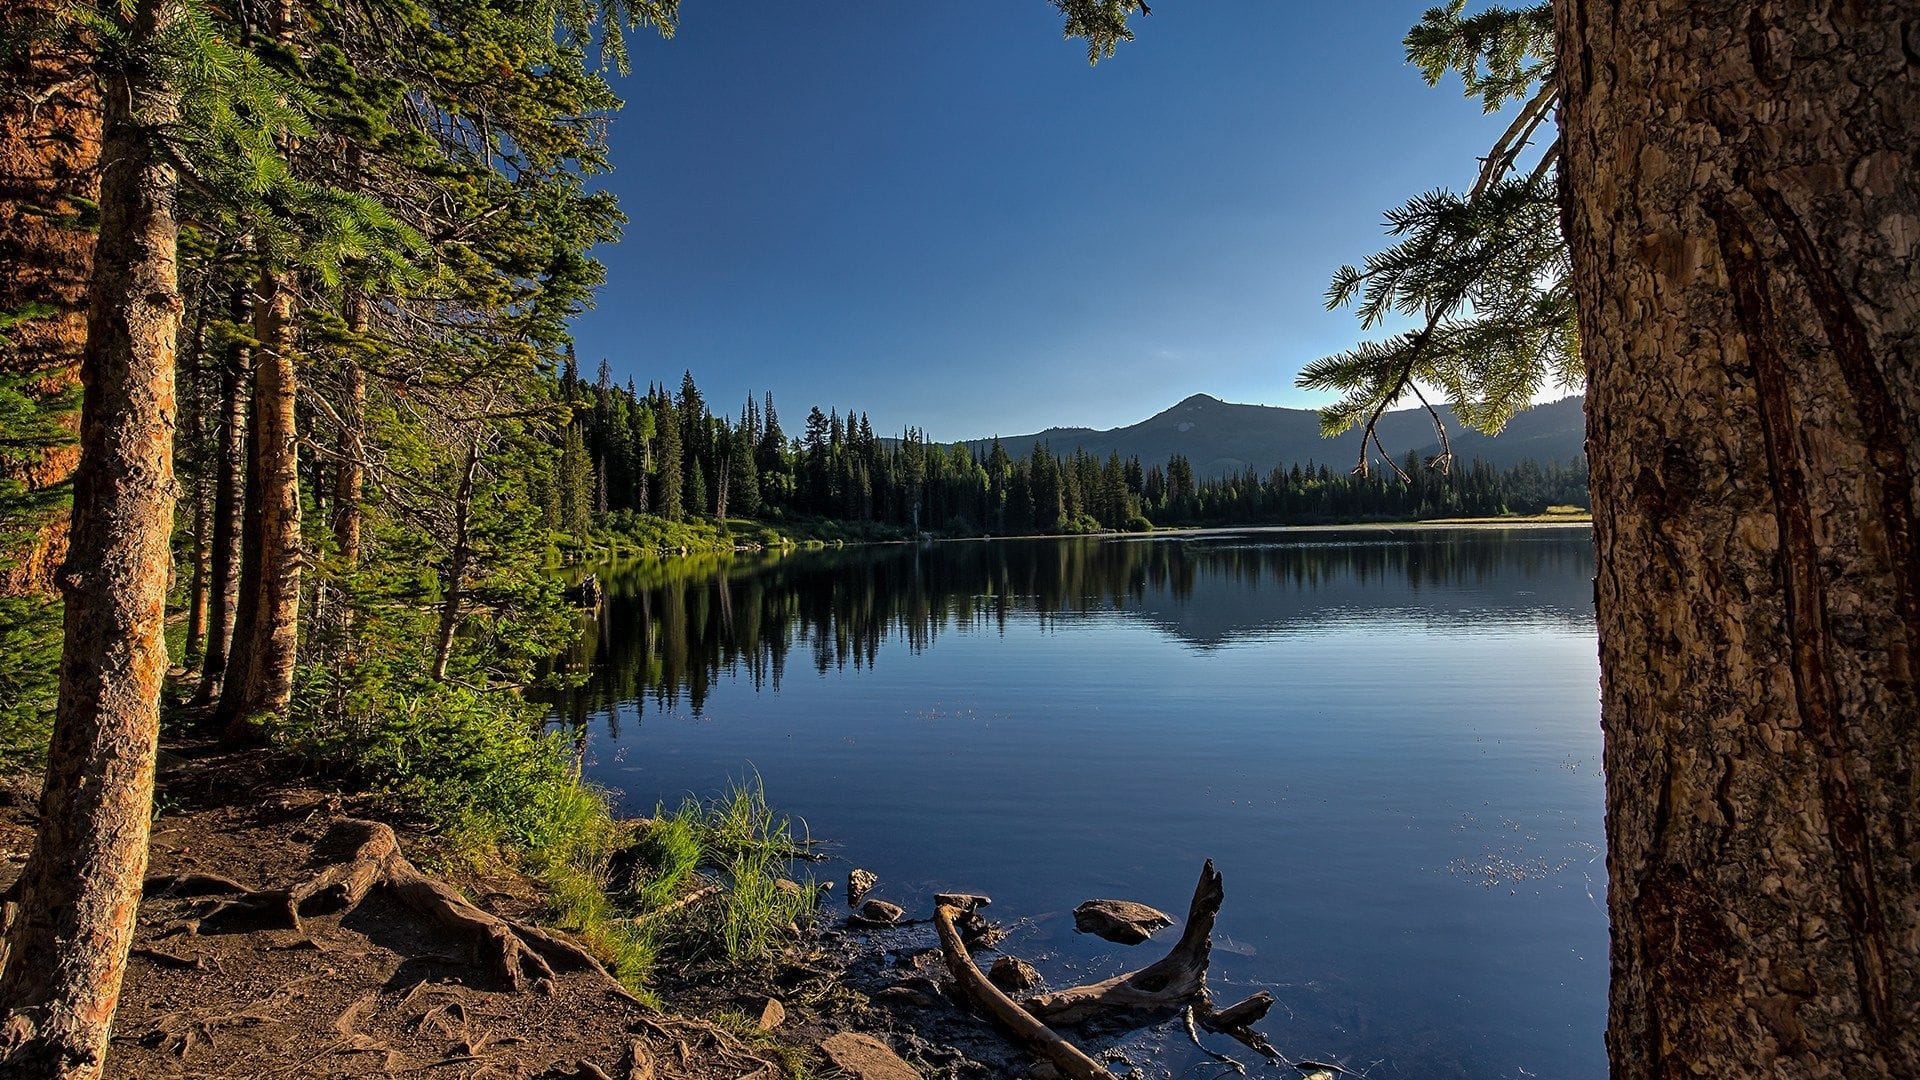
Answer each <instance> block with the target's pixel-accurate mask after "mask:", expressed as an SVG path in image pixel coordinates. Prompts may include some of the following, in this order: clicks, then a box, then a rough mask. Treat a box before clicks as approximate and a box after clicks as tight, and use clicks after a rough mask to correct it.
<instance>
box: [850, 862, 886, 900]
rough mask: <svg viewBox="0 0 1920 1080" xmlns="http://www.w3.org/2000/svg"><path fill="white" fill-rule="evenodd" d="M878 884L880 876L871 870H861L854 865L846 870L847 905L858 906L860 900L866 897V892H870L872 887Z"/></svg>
mask: <svg viewBox="0 0 1920 1080" xmlns="http://www.w3.org/2000/svg"><path fill="white" fill-rule="evenodd" d="M878 884H880V878H879V876H878V875H876V874H875V873H874V872H873V871H871V870H862V869H860V868H859V867H857V866H856V867H854V868H853V869H852V870H850V871H848V872H847V906H848V907H859V906H860V901H862V900H864V899H866V896H867V894H868V893H870V892H872V891H873V887H874V886H875V885H878Z"/></svg>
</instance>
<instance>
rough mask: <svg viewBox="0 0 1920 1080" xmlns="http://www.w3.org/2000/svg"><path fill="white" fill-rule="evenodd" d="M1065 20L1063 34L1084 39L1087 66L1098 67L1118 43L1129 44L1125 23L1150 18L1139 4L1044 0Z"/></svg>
mask: <svg viewBox="0 0 1920 1080" xmlns="http://www.w3.org/2000/svg"><path fill="white" fill-rule="evenodd" d="M1048 2H1049V3H1051V4H1052V5H1053V6H1054V7H1055V8H1057V9H1059V11H1060V14H1062V15H1064V16H1066V28H1065V34H1066V36H1067V37H1069V38H1077V37H1079V38H1086V39H1087V63H1088V64H1098V63H1099V62H1100V61H1101V60H1103V59H1106V58H1109V57H1111V56H1112V55H1113V53H1114V50H1115V49H1117V48H1118V47H1119V45H1120V43H1121V42H1123V41H1132V40H1133V30H1132V28H1131V27H1129V26H1128V25H1127V19H1128V18H1129V17H1131V16H1134V15H1151V14H1152V13H1153V12H1152V9H1151V8H1149V7H1148V6H1147V5H1146V4H1145V3H1144V2H1143V0H1048Z"/></svg>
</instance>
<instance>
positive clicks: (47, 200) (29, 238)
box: [0, 0, 100, 596]
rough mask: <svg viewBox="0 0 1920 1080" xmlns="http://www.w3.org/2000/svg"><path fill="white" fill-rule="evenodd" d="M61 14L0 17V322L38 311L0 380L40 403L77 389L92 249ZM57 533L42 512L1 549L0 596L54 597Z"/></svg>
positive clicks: (27, 2)
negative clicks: (9, 47)
mask: <svg viewBox="0 0 1920 1080" xmlns="http://www.w3.org/2000/svg"><path fill="white" fill-rule="evenodd" d="M64 6H65V5H64V4H63V3H61V2H59V0H9V3H7V4H6V5H4V7H3V8H0V42H6V41H13V42H19V43H22V44H21V45H20V47H19V48H18V49H17V50H14V51H11V52H8V51H6V50H5V48H4V46H0V267H5V268H6V271H5V273H0V313H13V314H18V313H21V312H24V311H28V310H30V309H44V311H45V314H44V315H42V316H41V317H39V318H34V319H28V320H27V321H25V322H22V323H18V324H16V325H14V326H13V327H12V328H10V329H9V330H7V331H6V333H5V334H4V335H0V375H15V374H19V375H24V376H26V377H27V379H28V382H29V389H37V390H38V391H40V393H41V394H43V395H45V397H46V398H48V399H53V398H57V397H58V396H60V395H63V394H65V393H68V392H71V390H72V388H73V387H74V385H75V384H76V383H77V382H78V380H79V369H80V351H81V349H82V347H83V346H84V345H85V344H86V336H87V278H88V275H89V273H90V272H91V270H92V266H93V244H94V239H93V234H92V233H91V232H89V231H88V230H87V229H86V228H85V227H84V226H82V225H80V224H79V223H78V222H77V221H76V220H75V217H76V215H77V214H78V213H79V205H78V204H77V203H76V202H75V200H76V199H83V200H92V199H94V198H95V196H96V195H97V194H98V193H99V176H100V174H99V169H98V166H99V161H100V99H99V95H98V93H97V91H96V89H95V86H94V81H93V76H92V73H91V72H90V71H88V70H87V69H86V66H85V64H84V62H83V60H82V57H81V55H80V53H79V52H78V51H77V50H74V49H72V48H70V47H67V46H66V45H64V44H63V43H61V42H59V41H57V40H49V39H48V38H47V37H46V31H47V29H48V28H49V27H51V26H52V25H53V21H54V19H55V17H56V16H57V15H58V13H59V12H60V10H61V9H62V8H63V7H64ZM34 384H37V386H36V385H34ZM75 422H77V417H76V418H75ZM79 455H80V451H79V448H78V447H77V446H53V447H48V448H46V449H44V450H41V451H39V452H38V453H35V454H33V455H30V456H28V457H27V458H26V460H25V461H22V462H0V479H5V480H13V481H17V482H19V483H21V484H23V485H25V486H26V488H27V490H29V491H41V490H45V489H47V488H51V487H54V486H55V485H58V484H61V483H64V482H65V481H66V480H67V478H68V477H69V476H71V475H72V473H73V469H74V465H75V463H76V462H77V461H78V460H79ZM67 524H68V522H67V515H66V514H65V513H58V512H57V513H53V514H50V515H49V516H48V518H47V520H46V521H45V522H44V523H42V524H41V525H40V526H39V527H38V528H37V529H36V530H35V532H34V534H33V536H32V537H30V538H29V540H28V541H27V542H26V543H25V544H24V545H23V546H22V548H21V549H19V550H13V551H0V595H5V596H17V595H23V594H26V593H51V592H52V591H53V573H54V568H55V567H56V566H58V565H59V563H60V559H61V557H62V556H63V555H64V554H65V552H66V536H67Z"/></svg>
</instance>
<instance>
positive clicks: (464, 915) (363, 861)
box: [147, 818, 639, 1003]
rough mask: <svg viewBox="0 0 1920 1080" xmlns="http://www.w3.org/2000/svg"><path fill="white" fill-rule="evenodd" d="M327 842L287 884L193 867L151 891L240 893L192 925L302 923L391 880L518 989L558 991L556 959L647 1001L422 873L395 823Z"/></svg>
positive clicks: (572, 951) (590, 959)
mask: <svg viewBox="0 0 1920 1080" xmlns="http://www.w3.org/2000/svg"><path fill="white" fill-rule="evenodd" d="M320 850H321V851H324V852H328V853H330V854H331V855H332V857H333V858H334V861H333V862H331V863H329V864H328V865H326V866H325V867H324V868H323V869H321V870H320V871H319V872H318V873H316V874H315V875H313V876H312V877H310V878H308V879H307V880H305V881H303V882H301V883H300V884H298V885H295V886H293V887H291V888H287V889H268V890H257V889H247V888H245V887H244V886H241V885H239V884H238V883H235V882H232V881H228V880H227V879H224V878H218V877H214V876H212V875H203V874H186V875H177V876H174V877H172V878H157V879H153V880H150V881H149V882H148V883H147V884H148V888H147V891H148V894H149V895H153V894H155V893H165V892H173V893H175V894H179V895H207V894H210V893H220V892H225V893H237V894H238V895H237V896H234V897H233V898H231V899H226V900H221V901H219V902H217V903H215V904H214V905H213V906H211V907H210V908H208V909H207V910H206V911H205V912H204V913H202V914H201V915H200V917H199V918H198V919H195V920H190V921H189V922H188V923H187V924H186V925H185V929H186V930H187V931H188V932H189V933H218V932H222V931H226V930H230V929H237V928H242V927H249V928H250V927H257V926H262V925H266V926H275V927H279V928H284V929H290V930H295V931H299V930H302V929H303V928H302V924H301V919H302V917H303V916H306V915H314V914H319V913H322V912H339V913H341V914H346V913H348V912H351V911H353V910H354V909H355V908H357V907H359V906H360V903H361V901H363V900H365V899H366V898H367V895H368V894H369V893H371V892H372V891H373V890H374V889H375V888H384V889H386V891H387V892H388V894H390V895H391V896H392V897H393V898H394V899H395V900H398V901H399V902H400V903H401V904H403V905H404V906H406V907H407V908H409V909H411V910H413V911H415V912H417V913H419V914H422V915H425V916H427V917H428V918H430V919H432V920H433V921H434V922H435V923H436V924H438V925H439V926H440V928H441V929H443V930H446V931H448V932H449V933H451V934H453V935H454V936H455V937H458V938H460V939H462V940H463V941H465V942H466V943H467V944H468V945H469V946H470V947H471V948H472V949H473V951H474V954H475V955H476V956H477V957H478V958H479V960H480V961H481V963H482V964H483V965H484V966H487V967H489V968H490V969H491V970H492V971H493V972H494V974H495V975H497V976H498V977H499V978H500V979H501V980H502V981H504V982H506V983H507V984H508V985H509V986H511V987H512V988H513V989H514V990H515V991H522V990H525V989H527V988H528V987H529V985H531V986H532V987H533V988H535V989H539V990H543V991H546V992H551V990H552V987H553V983H554V980H555V979H556V977H557V975H556V968H555V965H559V968H560V969H562V970H575V971H586V972H590V973H592V974H594V975H596V976H598V977H599V978H600V979H601V980H602V981H603V982H605V984H606V987H607V990H608V991H609V992H610V993H613V994H614V995H616V996H618V997H620V998H623V999H625V1000H627V1001H629V1002H634V1003H638V1001H639V999H638V998H636V997H634V995H633V993H632V992H631V991H629V990H628V989H627V988H626V987H624V986H622V985H621V984H620V982H619V980H617V979H615V978H614V977H613V975H612V973H611V972H609V971H607V969H606V967H605V966H604V965H602V964H601V963H600V961H599V960H597V959H595V958H594V956H593V955H592V954H591V953H589V952H587V951H586V950H585V949H583V948H581V947H580V946H578V945H576V944H574V943H573V942H571V941H568V940H566V939H565V938H562V937H559V936H557V935H555V934H551V933H548V932H547V931H545V930H542V929H540V928H539V927H537V926H533V925H531V924H528V923H523V922H520V921H518V920H514V919H506V918H502V917H500V916H498V915H494V914H491V913H489V912H486V911H483V910H481V909H480V908H478V907H475V906H474V905H473V904H472V903H471V902H469V901H468V900H467V899H466V897H464V896H461V895H460V893H459V892H458V891H457V890H455V889H454V888H453V887H452V886H450V885H448V884H446V883H445V882H442V881H439V880H436V879H434V878H431V877H428V876H427V875H425V874H423V873H421V872H420V871H419V869H418V868H416V867H415V866H414V865H413V863H411V862H409V861H408V860H407V857H406V856H405V855H403V854H402V853H401V851H400V840H399V838H398V837H396V836H395V835H394V832H393V829H392V828H390V827H388V826H386V825H383V824H381V823H380V822H377V821H362V820H359V819H354V818H348V819H345V820H342V821H339V822H337V823H335V824H334V826H333V828H332V829H331V830H329V831H328V833H327V836H326V838H325V839H324V840H322V841H321V844H320Z"/></svg>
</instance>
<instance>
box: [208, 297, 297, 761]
mask: <svg viewBox="0 0 1920 1080" xmlns="http://www.w3.org/2000/svg"><path fill="white" fill-rule="evenodd" d="M253 336H254V340H255V341H257V342H258V343H259V346H258V348H257V349H256V351H255V355H254V358H253V403H252V412H251V415H250V423H249V430H248V437H247V449H248V459H249V467H248V469H247V498H246V512H245V514H244V517H243V529H242V532H243V534H244V535H243V536H242V540H241V567H240V598H239V603H238V605H237V611H236V619H235V623H234V630H233V646H232V653H231V655H230V656H229V657H228V659H227V678H226V685H225V686H224V687H223V688H222V691H221V694H220V708H219V711H218V713H217V715H216V719H217V721H218V722H219V723H220V724H221V725H222V726H223V727H224V728H225V729H226V732H227V736H228V737H229V738H230V739H235V740H241V741H244V740H249V739H252V738H254V737H256V736H257V734H258V729H257V727H256V725H255V720H256V719H258V718H259V717H261V716H265V715H273V716H284V715H285V714H286V712H287V707H288V704H289V702H290V701H291V699H292V696H293V668H294V660H295V653H296V650H297V646H298V643H299V617H300V571H301V562H302V554H301V549H300V455H299V448H298V438H299V434H298V429H297V427H296V424H295V417H294V404H295V401H296V399H297V397H298V394H299V374H298V372H297V370H296V369H295V366H294V322H293V290H292V288H291V285H290V283H288V282H287V281H286V279H285V277H284V275H283V273H282V272H281V271H279V270H277V269H274V268H271V267H269V268H264V269H262V271H261V273H260V283H259V288H258V290H257V291H256V295H255V298H254V307H253Z"/></svg>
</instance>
